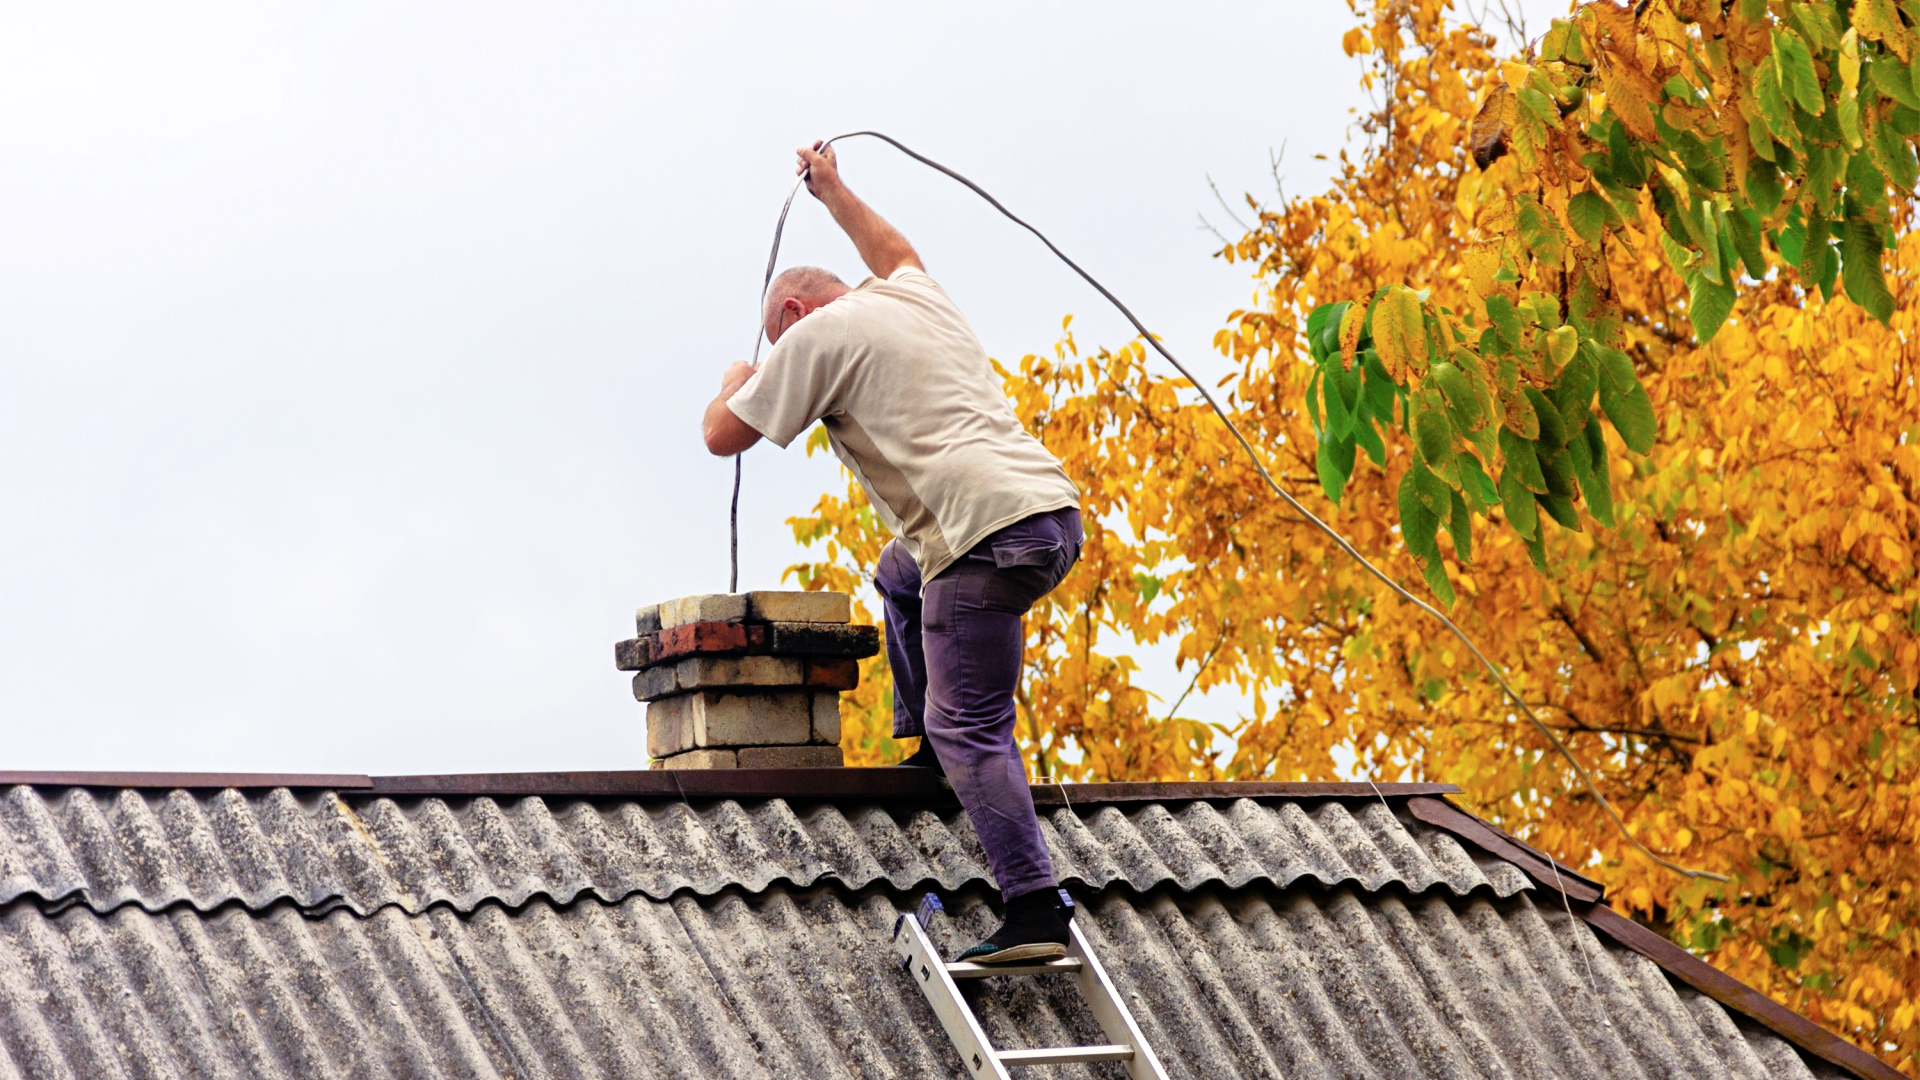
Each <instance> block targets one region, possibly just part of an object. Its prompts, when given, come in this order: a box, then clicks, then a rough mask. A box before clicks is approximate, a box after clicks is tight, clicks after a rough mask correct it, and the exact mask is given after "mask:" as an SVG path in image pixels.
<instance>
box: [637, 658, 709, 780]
mask: <svg viewBox="0 0 1920 1080" xmlns="http://www.w3.org/2000/svg"><path fill="white" fill-rule="evenodd" d="M667 670H669V671H671V670H672V669H671V668H669V669H667ZM635 681H636V682H638V680H635ZM638 692H639V691H638V690H636V691H635V693H638ZM693 697H694V695H692V694H682V695H679V696H677V697H669V698H662V699H660V700H658V701H653V702H649V703H648V704H647V753H649V754H651V755H653V756H654V757H657V758H663V757H666V756H667V755H669V754H678V753H680V752H681V751H682V750H691V749H693V748H694V747H696V746H698V745H699V743H697V742H696V741H694V723H693V709H694V700H693Z"/></svg>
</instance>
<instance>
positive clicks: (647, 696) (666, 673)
mask: <svg viewBox="0 0 1920 1080" xmlns="http://www.w3.org/2000/svg"><path fill="white" fill-rule="evenodd" d="M675 670H676V668H675V666H674V665H672V664H668V665H665V666H662V667H651V668H648V669H647V670H645V671H643V672H641V673H640V674H638V675H635V676H634V677H633V696H634V698H635V699H636V700H639V701H656V700H658V699H660V698H663V697H666V696H667V695H669V694H673V693H676V692H678V691H679V690H680V689H681V687H680V683H679V680H678V679H676V678H674V672H675Z"/></svg>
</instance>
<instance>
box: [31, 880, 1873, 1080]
mask: <svg viewBox="0 0 1920 1080" xmlns="http://www.w3.org/2000/svg"><path fill="white" fill-rule="evenodd" d="M986 895H987V890H986V889H984V888H983V887H980V886H977V885H974V886H969V887H968V888H966V889H965V890H962V891H961V892H960V893H959V894H958V895H956V896H950V898H949V905H948V906H949V910H950V911H952V912H953V913H954V914H953V915H952V916H951V917H946V918H941V919H937V920H936V926H935V929H936V931H938V932H941V933H944V935H945V936H946V937H947V939H948V940H947V942H946V944H947V945H948V946H949V947H951V946H953V945H956V944H959V943H961V942H965V941H971V940H973V939H975V938H977V937H978V936H979V935H981V934H982V933H984V932H986V931H987V930H988V929H990V928H991V926H992V925H993V919H992V913H991V911H990V910H988V908H987V907H986V905H985V903H984V897H985V896H986ZM911 901H912V897H911V896H906V895H902V894H898V893H894V892H892V891H889V890H885V889H872V890H865V891H859V892H854V891H849V890H848V889H846V888H843V887H839V886H836V885H823V886H817V887H813V888H795V887H788V886H785V885H775V886H770V887H768V888H765V889H764V890H756V891H754V892H751V893H749V892H743V891H740V890H729V891H724V892H721V893H718V894H714V895H695V894H692V893H681V894H679V895H677V896H675V897H673V898H672V899H669V900H659V899H655V898H653V897H651V896H647V895H634V896H631V897H629V898H627V899H625V900H623V901H620V902H617V903H605V902H601V901H599V900H594V899H582V900H579V901H577V902H574V903H570V904H555V903H551V902H549V901H547V900H545V899H536V900H533V901H531V902H529V903H528V904H527V905H526V906H525V907H523V908H520V909H518V910H515V909H512V908H509V907H505V906H502V905H500V904H497V903H488V904H482V905H480V906H478V907H477V908H475V909H473V910H472V911H470V912H462V911H456V910H454V909H452V908H450V907H444V906H443V907H435V908H432V909H430V910H427V911H425V912H423V913H419V914H413V913H409V912H407V911H405V910H403V909H402V908H400V907H398V906H385V907H381V908H379V909H378V910H377V911H375V912H374V913H373V914H371V915H368V916H358V915H355V914H352V913H350V912H348V911H345V910H338V909H336V910H335V911H334V912H332V913H331V914H328V915H324V916H317V917H316V916H313V915H311V914H308V913H304V912H302V911H301V910H300V909H299V908H298V907H296V906H295V905H293V904H290V903H281V904H278V905H275V906H273V907H272V908H270V909H268V910H265V911H253V910H248V909H246V908H243V907H238V906H229V907H226V908H222V909H220V910H217V911H214V912H211V913H204V912H200V911H196V910H193V909H191V908H186V907H174V908H171V909H169V910H167V911H165V912H161V913H158V914H155V913H149V912H147V911H145V910H142V909H141V908H139V907H137V906H123V907H120V908H118V909H117V910H115V911H112V912H110V913H107V914H101V913H98V912H95V911H92V910H89V909H87V908H85V907H82V906H72V907H68V908H67V909H65V910H62V911H58V912H50V911H48V910H46V909H45V908H43V907H42V906H40V905H38V904H35V903H31V902H23V903H14V904H11V905H7V906H5V907H3V908H0V1080H15V1078H27V1077H32V1078H36V1080H39V1078H46V1080H68V1078H75V1080H79V1078H87V1080H91V1078H120V1077H186V1076H194V1077H209V1078H236V1080H237V1078H253V1077H258V1078H262V1080H275V1078H281V1077H286V1078H299V1080H314V1078H332V1077H353V1078H362V1077H364V1078H375V1077H393V1078H399V1077H409V1078H413V1077H418V1078H432V1077H446V1078H462V1080H464V1078H482V1080H485V1078H508V1077H512V1078H515V1080H541V1078H549V1077H552V1078H561V1077H566V1078H578V1077H631V1078H652V1077H661V1078H666V1077H674V1078H685V1077H694V1078H704V1077H712V1078H716V1080H720V1078H724V1080H775V1078H780V1080H787V1078H793V1077H807V1078H831V1080H841V1078H845V1080H854V1078H859V1080H925V1078H929V1077H958V1076H963V1075H965V1074H966V1070H965V1068H964V1067H963V1065H962V1063H961V1062H960V1061H959V1058H958V1056H957V1054H956V1052H955V1050H954V1049H953V1046H952V1045H951V1044H950V1043H949V1042H948V1041H947V1040H946V1038H945V1036H944V1034H943V1033H942V1031H941V1029H940V1027H939V1025H938V1024H937V1023H936V1022H935V1020H934V1018H933V1016H932V1013H931V1011H930V1010H929V1009H928V1007H927V1005H926V1003H925V1001H924V1000H923V999H922V997H921V996H920V993H919V991H918V989H917V988H916V986H915V984H914V982H913V981H912V980H911V979H909V978H907V977H906V976H904V975H902V974H901V972H900V971H899V969H898V967H897V966H896V964H895V963H894V962H893V960H892V957H891V953H890V951H889V948H888V939H889V935H890V930H891V927H892V925H893V923H894V920H895V918H896V916H897V915H898V913H899V911H900V910H901V909H902V908H903V907H904V906H906V905H908V904H910V903H911ZM1084 903H1085V904H1086V906H1085V907H1083V909H1082V914H1081V922H1082V926H1083V927H1084V928H1085V929H1086V931H1087V933H1088V936H1089V938H1090V940H1091V942H1092V945H1093V948H1094V949H1095V950H1096V952H1098V954H1099V955H1100V956H1101V957H1102V958H1103V961H1104V963H1105V965H1106V967H1107V969H1108V971H1109V973H1110V974H1111V976H1112V977H1113V980H1114V981H1115V983H1116V984H1117V986H1118V988H1119V990H1120V992H1121V994H1122V996H1123V997H1125V998H1126V999H1127V1000H1128V1001H1129V1002H1130V1003H1131V1006H1132V1009H1133V1011H1134V1013H1135V1016H1136V1017H1137V1018H1138V1020H1139V1022H1140V1023H1141V1025H1142V1026H1143V1028H1144V1029H1145V1031H1146V1034H1147V1037H1148V1040H1149V1041H1150V1042H1151V1044H1152V1045H1153V1046H1154V1048H1155V1050H1156V1051H1157V1052H1158V1054H1159V1056H1160V1058H1161V1060H1162V1062H1163V1063H1164V1065H1165V1066H1166V1068H1167V1071H1168V1073H1169V1075H1171V1076H1173V1077H1177V1078H1181V1080H1231V1078H1241V1077H1246V1078H1254V1077H1258V1078H1272V1080H1278V1078H1280V1077H1286V1078H1288V1080H1312V1078H1320V1077H1327V1078H1332V1077H1341V1078H1379V1080H1399V1078H1403V1077H1413V1076H1419V1077H1443V1078H1461V1080H1465V1078H1478V1077H1488V1078H1492V1077H1498V1078H1513V1080H1531V1078H1542V1080H1544V1078H1549V1077H1578V1078H1581V1080H1587V1078H1594V1077H1617V1078H1622V1080H1627V1078H1633V1080H1641V1078H1667V1077H1672V1078H1683V1077H1684V1078H1687V1080H1697V1078H1704V1080H1723V1078H1724V1080H1805V1078H1808V1077H1827V1076H1834V1075H1840V1074H1837V1073H1834V1072H1832V1071H1831V1068H1830V1067H1829V1066H1825V1065H1822V1064H1820V1063H1819V1062H1817V1061H1815V1062H1814V1063H1813V1067H1812V1068H1810V1067H1809V1064H1808V1062H1807V1060H1805V1059H1803V1058H1802V1056H1801V1055H1800V1054H1799V1053H1797V1052H1796V1051H1795V1050H1794V1049H1793V1048H1792V1047H1791V1046H1789V1045H1788V1044H1786V1043H1784V1042H1782V1041H1781V1040H1779V1039H1778V1038H1776V1037H1774V1036H1773V1035H1771V1034H1769V1033H1767V1032H1765V1031H1762V1030H1760V1029H1758V1028H1755V1027H1753V1026H1751V1025H1749V1024H1748V1023H1746V1022H1745V1021H1744V1020H1742V1019H1737V1018H1734V1017H1731V1016H1729V1014H1728V1013H1727V1012H1726V1011H1724V1010H1723V1009H1722V1008H1721V1007H1720V1006H1719V1005H1718V1004H1716V1003H1714V1002H1713V1001H1711V1000H1709V999H1707V998H1705V997H1702V996H1700V995H1698V994H1695V993H1693V992H1692V991H1690V990H1687V989H1685V988H1676V986H1675V985H1674V984H1673V983H1671V982H1670V981H1669V980H1668V978H1667V977H1666V976H1665V974H1664V973H1663V972H1662V971H1661V970H1660V969H1659V968H1658V967H1656V966H1655V965H1654V964H1653V963H1652V962H1650V961H1648V960H1646V959H1644V958H1642V957H1640V956H1639V955H1638V954H1635V953H1632V952H1628V951H1626V950H1623V949H1620V948H1618V947H1611V946H1606V945H1603V944H1602V940H1601V939H1600V938H1598V937H1596V936H1595V935H1594V933H1593V932H1592V930H1591V929H1590V928H1589V927H1588V926H1587V925H1586V924H1584V923H1581V922H1576V921H1573V920H1570V919H1569V918H1568V916H1567V915H1566V914H1565V913H1564V912H1563V911H1562V910H1561V909H1560V907H1559V906H1558V905H1557V904H1548V903H1542V902H1539V901H1537V900H1536V898H1535V896H1534V895H1533V894H1530V893H1523V894H1519V895H1516V896H1512V897H1508V898H1504V899H1503V898H1499V897H1495V896H1492V895H1490V894H1489V893H1488V892H1486V891H1481V892H1477V893H1474V894H1472V895H1470V896H1464V897H1463V896H1458V895H1454V894H1453V893H1451V892H1450V891H1439V892H1430V893H1427V894H1425V895H1408V894H1406V893H1404V892H1401V891H1399V890H1392V891H1389V892H1386V893H1383V894H1377V895H1367V894H1365V893H1364V892H1363V891H1362V890H1361V889H1360V888H1359V887H1357V886H1355V885H1353V884H1347V885H1340V886H1333V887H1327V886H1322V885H1319V884H1309V883H1307V882H1302V883H1300V884H1297V885H1295V886H1293V887H1290V888H1281V887H1278V886H1276V885H1272V884H1268V883H1260V884H1255V885H1250V886H1246V887H1243V888H1229V887H1225V886H1223V885H1221V884H1219V883H1212V884H1204V885H1202V886H1200V887H1198V888H1196V889H1193V890H1191V891H1177V890H1172V889H1161V890H1158V891H1156V892H1155V893H1153V894H1151V895H1148V896H1144V897H1142V896H1137V895H1134V894H1132V893H1131V891H1130V890H1126V889H1116V890H1113V891H1109V892H1107V893H1104V894H1102V895H1099V896H1097V897H1090V898H1087V899H1086V900H1085V901H1084ZM942 924H945V925H944V926H943V925H942ZM1582 957H1584V959H1583V958H1582ZM1589 961H1590V962H1591V965H1592V967H1591V976H1589V974H1588V968H1587V963H1588V962H1589ZM1590 980H1591V981H1590ZM985 982H986V985H984V986H981V987H980V989H979V990H977V991H976V997H975V1001H976V1007H977V1010H978V1012H979V1013H980V1015H981V1017H982V1020H983V1022H984V1023H985V1025H986V1027H987V1030H988V1032H989V1034H990V1035H991V1036H992V1037H993V1038H994V1039H995V1041H996V1043H998V1044H999V1045H1001V1046H1041V1045H1060V1044H1068V1043H1086V1042H1094V1041H1100V1040H1099V1039H1098V1037H1097V1035H1096V1032H1095V1031H1094V1030H1093V1029H1092V1027H1091V1021H1090V1020H1089V1018H1088V1017H1087V1014H1086V1013H1085V1011H1084V1009H1083V1008H1081V1006H1080V1005H1079V1003H1078V999H1077V997H1076V996H1075V994H1074V991H1073V989H1072V985H1071V983H1070V982H1069V981H1068V980H1066V979H1065V978H1064V977H1062V976H1043V977H1036V978H1029V979H1014V978H1000V979H992V980H986V981H985ZM976 985H978V984H976ZM1596 988H1597V991H1598V992H1597V994H1596V992H1595V990H1596ZM1023 1075H1026V1076H1035V1077H1042V1078H1049V1077H1058V1078H1069V1077H1072V1078H1079V1077H1106V1078H1114V1077H1119V1076H1121V1075H1122V1074H1121V1073H1120V1071H1119V1069H1118V1066H1115V1065H1112V1064H1103V1065H1094V1066H1061V1067H1055V1068H1052V1069H1035V1070H1030V1071H1023Z"/></svg>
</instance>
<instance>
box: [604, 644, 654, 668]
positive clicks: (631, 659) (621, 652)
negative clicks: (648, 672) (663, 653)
mask: <svg viewBox="0 0 1920 1080" xmlns="http://www.w3.org/2000/svg"><path fill="white" fill-rule="evenodd" d="M652 653H653V641H652V639H651V638H645V637H637V638H628V639H627V640H625V641H616V642H614V643H613V666H614V667H615V668H618V669H619V670H621V671H639V670H640V669H641V668H644V667H646V666H647V661H648V659H649V658H650V657H651V656H652Z"/></svg>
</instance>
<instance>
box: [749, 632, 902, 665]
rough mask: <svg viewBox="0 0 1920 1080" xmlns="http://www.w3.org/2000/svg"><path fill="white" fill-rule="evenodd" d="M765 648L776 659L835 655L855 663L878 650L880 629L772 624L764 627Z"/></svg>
mask: <svg viewBox="0 0 1920 1080" xmlns="http://www.w3.org/2000/svg"><path fill="white" fill-rule="evenodd" d="M767 648H768V651H770V652H772V653H774V654H775V655H780V656H796V655H798V656H826V657H833V656H839V657H851V658H852V659H855V660H858V659H861V658H863V657H868V656H872V655H873V654H874V653H877V652H879V651H880V628H879V627H877V626H832V625H829V624H825V623H773V624H772V625H770V626H768V627H767Z"/></svg>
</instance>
